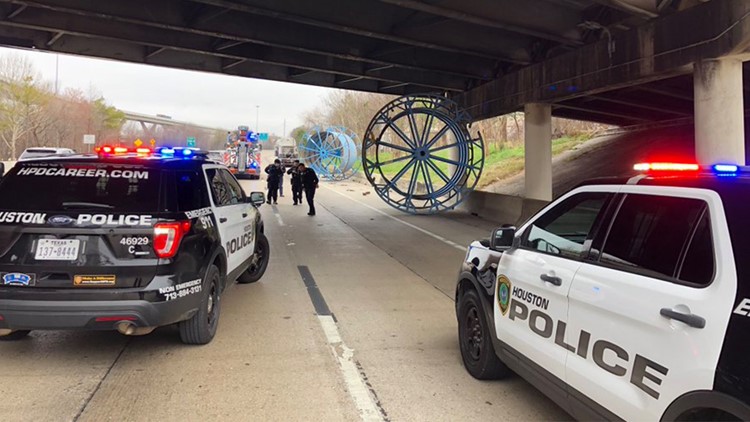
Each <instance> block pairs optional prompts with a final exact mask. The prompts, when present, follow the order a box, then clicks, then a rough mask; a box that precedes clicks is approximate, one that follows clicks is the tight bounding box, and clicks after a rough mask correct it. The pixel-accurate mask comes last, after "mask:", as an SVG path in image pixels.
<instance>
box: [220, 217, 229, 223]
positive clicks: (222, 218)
mask: <svg viewBox="0 0 750 422" xmlns="http://www.w3.org/2000/svg"><path fill="white" fill-rule="evenodd" d="M226 222H227V219H226V218H224V217H219V223H226Z"/></svg>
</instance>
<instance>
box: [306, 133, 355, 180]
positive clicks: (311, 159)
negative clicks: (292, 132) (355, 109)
mask: <svg viewBox="0 0 750 422" xmlns="http://www.w3.org/2000/svg"><path fill="white" fill-rule="evenodd" d="M359 148H360V147H359V142H357V135H356V134H355V133H354V132H352V131H351V130H349V129H347V128H344V127H340V126H329V127H327V128H322V127H315V128H313V129H312V130H311V131H309V132H308V133H306V134H305V140H304V142H303V143H302V145H301V146H300V148H299V150H300V154H301V158H302V160H303V162H304V163H305V164H306V165H307V166H309V167H311V168H312V169H313V170H315V173H317V174H318V176H320V177H322V178H324V179H327V180H332V181H340V180H346V179H348V178H350V177H352V176H353V175H354V174H356V173H357V171H359V169H360V167H361V162H360V161H359Z"/></svg>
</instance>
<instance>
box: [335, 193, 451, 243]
mask: <svg viewBox="0 0 750 422" xmlns="http://www.w3.org/2000/svg"><path fill="white" fill-rule="evenodd" d="M323 187H324V188H326V189H328V190H330V191H331V192H333V193H335V194H338V195H341V196H343V197H344V198H347V199H349V200H350V201H354V202H356V203H358V204H359V205H362V206H363V207H365V208H369V209H371V210H372V211H375V212H376V213H378V214H380V215H384V216H386V217H388V218H390V219H391V220H395V221H398V222H399V223H401V224H403V225H405V226H408V227H411V228H412V229H414V230H417V231H419V232H421V233H424V234H426V235H427V236H430V237H433V238H435V239H437V240H439V241H441V242H443V243H445V244H446V245H449V246H453V247H454V248H456V249H458V250H460V251H466V248H465V247H464V246H461V245H459V244H458V243H456V242H454V241H452V240H449V239H446V238H444V237H443V236H440V235H439V234H435V233H433V232H431V231H429V230H425V229H423V228H421V227H419V226H416V225H414V224H411V223H409V222H408V221H404V220H402V219H400V218H398V217H394V216H392V215H390V214H388V213H387V212H384V211H381V210H379V209H377V208H375V207H373V206H370V205H367V204H365V203H364V202H362V201H359V200H357V199H354V198H352V197H351V196H349V195H345V194H343V193H341V192H338V191H336V190H334V189H331V188H329V187H328V186H323Z"/></svg>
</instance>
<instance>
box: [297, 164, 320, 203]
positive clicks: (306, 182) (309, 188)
mask: <svg viewBox="0 0 750 422" xmlns="http://www.w3.org/2000/svg"><path fill="white" fill-rule="evenodd" d="M297 168H298V169H299V173H300V179H301V180H302V189H304V190H305V198H307V205H309V206H310V212H308V213H307V215H315V203H314V202H313V198H315V190H317V189H318V175H317V174H315V170H313V169H309V168H307V167H305V165H304V164H300V165H299V166H298V167H297Z"/></svg>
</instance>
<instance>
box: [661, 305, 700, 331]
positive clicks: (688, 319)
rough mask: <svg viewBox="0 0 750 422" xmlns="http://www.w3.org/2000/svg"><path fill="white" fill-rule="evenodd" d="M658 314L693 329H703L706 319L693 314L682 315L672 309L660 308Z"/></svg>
mask: <svg viewBox="0 0 750 422" xmlns="http://www.w3.org/2000/svg"><path fill="white" fill-rule="evenodd" d="M659 313H660V314H661V316H663V317H666V318H669V319H675V320H677V321H680V322H684V323H685V324H687V325H689V326H691V327H694V328H703V327H705V326H706V319H705V318H703V317H702V316H698V315H695V314H683V313H682V312H678V311H675V310H674V309H672V308H661V311H659Z"/></svg>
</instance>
